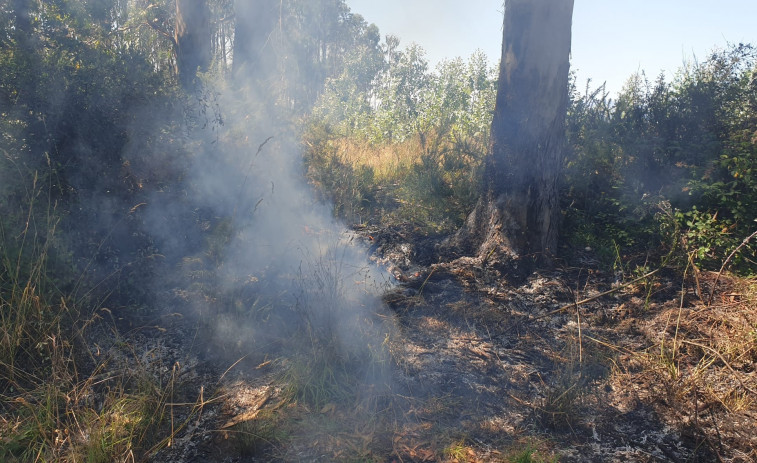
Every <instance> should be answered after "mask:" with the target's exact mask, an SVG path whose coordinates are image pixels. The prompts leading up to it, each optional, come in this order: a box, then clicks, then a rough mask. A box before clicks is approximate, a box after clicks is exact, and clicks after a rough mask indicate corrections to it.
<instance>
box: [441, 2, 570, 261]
mask: <svg viewBox="0 0 757 463" xmlns="http://www.w3.org/2000/svg"><path fill="white" fill-rule="evenodd" d="M572 15H573V0H507V1H506V2H505V17H504V32H503V41H502V58H501V62H500V72H499V83H498V88H497V101H496V105H495V110H494V119H493V121H492V130H491V140H490V152H489V155H488V156H487V159H486V162H485V171H484V181H483V192H482V195H481V197H480V199H479V201H478V204H477V205H476V207H475V209H474V211H473V212H472V213H471V214H470V216H469V217H468V219H467V221H466V224H465V225H464V226H463V228H462V229H461V230H460V231H459V232H458V233H457V234H456V235H455V237H453V239H452V244H453V245H454V246H455V247H456V248H457V249H459V250H460V251H461V252H463V253H465V254H466V255H476V256H479V257H484V258H486V257H488V256H492V255H497V256H498V257H500V258H501V259H506V260H512V259H515V260H518V261H520V262H523V263H524V265H521V267H531V266H532V265H533V264H549V263H550V262H551V259H552V257H553V256H554V254H555V253H556V250H557V232H558V222H559V204H558V175H559V171H560V166H561V164H562V160H563V158H562V157H563V148H564V145H565V114H566V111H567V104H568V72H569V67H570V66H569V64H570V61H569V58H570V42H571V22H572Z"/></svg>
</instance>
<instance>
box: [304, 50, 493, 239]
mask: <svg viewBox="0 0 757 463" xmlns="http://www.w3.org/2000/svg"><path fill="white" fill-rule="evenodd" d="M358 51H359V50H358ZM372 59H373V60H374V61H371V60H368V61H365V60H363V59H362V58H361V55H360V54H359V53H358V54H357V55H355V60H356V61H355V63H366V62H368V63H374V64H371V67H370V69H369V70H366V68H365V67H359V66H356V67H353V65H351V64H349V63H351V62H352V61H348V64H349V65H348V67H347V68H345V71H344V72H343V73H342V74H341V75H340V76H338V77H336V78H333V79H330V80H328V81H327V84H326V88H325V91H324V93H323V95H322V96H321V98H320V99H319V101H318V104H317V105H316V106H315V108H314V109H313V111H312V115H311V118H310V121H309V125H308V129H307V130H306V135H305V140H306V146H307V151H306V163H307V166H308V175H309V177H310V179H311V180H312V181H313V182H314V183H315V184H316V185H317V186H318V187H319V188H320V189H321V191H325V192H327V194H326V196H327V197H329V198H330V199H332V200H333V201H334V202H335V204H336V206H335V212H336V214H337V215H340V216H342V217H348V218H350V219H352V218H354V217H355V216H356V215H357V216H359V217H362V218H365V217H370V218H371V219H377V220H385V221H387V220H388V221H403V222H412V223H416V224H418V225H421V226H422V227H423V228H425V229H427V230H428V231H435V232H438V231H442V230H444V231H451V230H453V229H454V228H456V227H458V226H459V225H460V224H461V223H462V221H463V220H464V217H465V215H466V214H467V213H468V211H469V210H470V209H471V208H472V206H473V204H474V202H475V200H476V197H477V194H478V185H479V183H478V177H479V168H480V166H481V162H482V160H483V157H484V154H485V152H486V147H487V146H488V137H489V126H490V125H491V117H492V109H493V105H494V97H495V93H496V80H495V74H494V70H493V69H492V68H491V67H489V65H488V62H487V60H486V57H485V56H484V55H483V54H482V53H481V52H476V53H474V54H473V55H472V56H471V57H470V59H469V60H468V61H467V62H465V61H463V60H462V59H459V58H458V59H455V60H452V61H446V62H443V63H442V64H440V65H439V67H438V68H437V70H436V71H435V72H430V71H429V70H428V65H427V63H426V61H425V58H424V55H423V50H422V49H421V48H420V47H418V46H417V45H413V46H411V47H409V48H408V49H406V50H400V49H399V40H398V39H397V38H396V37H393V36H388V37H387V38H386V41H385V43H384V45H383V56H382V57H381V64H380V65H378V66H377V65H375V55H374V56H373V58H372ZM361 66H363V65H362V64H361ZM366 71H367V72H366Z"/></svg>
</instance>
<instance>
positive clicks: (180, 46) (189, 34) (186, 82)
mask: <svg viewBox="0 0 757 463" xmlns="http://www.w3.org/2000/svg"><path fill="white" fill-rule="evenodd" d="M211 40H212V33H211V30H210V8H209V7H208V3H207V1H206V0H176V29H175V36H174V43H175V45H176V67H177V71H178V74H179V82H180V83H181V86H182V87H184V88H185V89H190V88H191V87H192V86H193V85H194V81H195V78H196V77H197V70H198V69H199V70H201V71H207V70H208V68H209V67H210V60H211V45H212V44H211Z"/></svg>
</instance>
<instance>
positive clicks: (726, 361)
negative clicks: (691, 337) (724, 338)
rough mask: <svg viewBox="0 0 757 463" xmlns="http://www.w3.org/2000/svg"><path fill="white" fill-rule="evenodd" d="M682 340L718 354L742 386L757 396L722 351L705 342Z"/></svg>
mask: <svg viewBox="0 0 757 463" xmlns="http://www.w3.org/2000/svg"><path fill="white" fill-rule="evenodd" d="M681 342H682V343H684V344H690V345H692V346H696V347H699V348H700V349H706V350H708V351H710V352H712V353H713V354H715V355H717V356H718V358H719V359H720V360H721V361H722V362H723V364H724V365H725V366H726V368H728V369H729V370H730V371H731V373H733V376H734V377H735V378H736V381H738V382H739V384H741V387H743V388H744V390H745V391H748V392H751V393H752V394H754V395H756V396H757V392H755V390H754V389H751V388H750V387H748V386H747V385H746V384H744V381H742V380H741V378H740V377H739V374H738V373H736V370H734V369H733V367H732V366H731V364H730V363H728V360H726V359H725V357H723V354H721V353H720V352H718V351H717V350H715V349H713V348H712V347H710V346H706V345H704V344H699V343H698V342H694V341H686V340H685V339H684V340H681Z"/></svg>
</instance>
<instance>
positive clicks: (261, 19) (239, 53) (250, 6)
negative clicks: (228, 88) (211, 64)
mask: <svg viewBox="0 0 757 463" xmlns="http://www.w3.org/2000/svg"><path fill="white" fill-rule="evenodd" d="M280 6H281V0H235V2H234V13H235V15H236V25H235V28H234V45H233V48H232V59H233V61H232V63H231V67H232V71H231V72H232V76H233V78H234V79H235V81H237V82H245V83H246V82H250V83H252V82H254V83H256V84H259V83H260V82H261V81H263V80H266V79H267V77H270V76H273V75H274V73H275V71H276V69H275V67H276V60H275V54H274V52H273V45H272V43H271V40H272V38H273V33H274V31H275V30H276V27H277V25H278V22H279V16H280V11H279V10H280Z"/></svg>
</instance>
